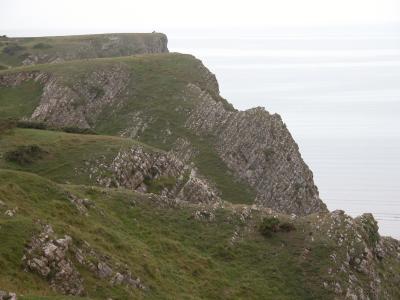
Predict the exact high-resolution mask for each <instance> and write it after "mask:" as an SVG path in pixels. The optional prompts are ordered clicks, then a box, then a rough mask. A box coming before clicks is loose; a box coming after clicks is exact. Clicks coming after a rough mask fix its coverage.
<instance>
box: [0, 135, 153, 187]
mask: <svg viewBox="0 0 400 300" xmlns="http://www.w3.org/2000/svg"><path fill="white" fill-rule="evenodd" d="M135 144H137V142H135V141H133V140H129V139H122V138H118V137H113V136H100V135H88V134H71V133H64V132H58V131H47V130H36V129H19V128H17V129H14V130H12V131H10V132H8V133H5V134H2V135H0V168H8V169H16V170H21V171H28V172H32V173H36V174H39V175H42V176H45V177H47V178H49V179H51V180H54V181H57V182H60V183H66V182H71V183H76V184H95V182H94V179H90V178H89V173H88V172H87V171H88V166H87V165H86V162H90V163H91V164H92V165H93V164H95V160H96V159H97V160H101V161H103V160H104V161H110V160H111V159H113V158H114V157H115V156H116V155H117V153H118V151H119V150H120V149H123V148H127V147H129V146H132V145H135ZM27 145H37V146H39V147H40V148H41V149H42V150H43V151H46V152H47V153H46V155H45V156H44V157H43V158H42V159H39V160H35V161H33V162H32V163H30V164H26V165H21V164H18V163H15V162H13V161H7V160H6V159H5V158H6V153H7V152H9V151H15V150H17V149H18V148H19V147H21V146H27ZM143 146H144V147H146V148H147V149H149V150H150V151H153V149H152V148H150V147H147V146H145V145H143Z"/></svg>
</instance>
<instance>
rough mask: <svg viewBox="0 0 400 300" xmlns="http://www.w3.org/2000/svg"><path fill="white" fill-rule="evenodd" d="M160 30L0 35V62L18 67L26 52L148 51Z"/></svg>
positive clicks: (74, 55) (64, 55) (75, 55)
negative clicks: (89, 33) (27, 36)
mask: <svg viewBox="0 0 400 300" xmlns="http://www.w3.org/2000/svg"><path fill="white" fill-rule="evenodd" d="M163 39H164V42H165V45H164V46H165V49H160V50H164V51H165V50H166V37H165V35H163V34H162V33H118V34H91V35H73V36H53V37H29V38H23V37H21V38H6V37H0V64H1V65H5V66H10V67H15V66H19V65H21V64H22V62H23V60H24V59H26V58H27V57H28V56H29V55H35V56H38V57H42V58H43V59H45V60H46V58H52V59H55V58H57V57H59V58H61V59H65V60H70V59H83V58H96V57H116V56H126V55H134V54H140V53H147V52H149V50H150V49H149V47H150V48H151V47H153V46H155V45H157V46H161V42H158V41H161V40H163Z"/></svg>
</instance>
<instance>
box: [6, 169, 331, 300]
mask: <svg viewBox="0 0 400 300" xmlns="http://www.w3.org/2000/svg"><path fill="white" fill-rule="evenodd" d="M65 190H69V191H71V192H73V193H74V194H76V195H79V196H81V197H87V198H89V199H91V200H92V201H94V202H95V208H93V209H91V210H90V212H89V213H90V214H89V216H88V217H85V216H82V215H79V214H77V213H76V211H75V208H74V207H73V206H72V204H70V202H69V201H68V200H67V198H66V196H65V193H64V191H65ZM0 198H1V199H2V201H3V202H4V203H5V204H6V206H7V207H9V208H14V207H18V211H17V214H16V216H14V217H12V218H10V217H7V216H5V215H4V214H3V213H2V214H0V234H1V236H2V246H3V245H4V246H5V247H0V266H1V268H0V285H1V286H2V288H4V289H8V290H14V291H18V292H19V293H22V294H24V295H36V297H31V296H25V297H22V299H46V298H45V297H44V296H48V297H51V299H55V298H53V296H54V294H53V292H52V291H51V290H49V288H48V286H47V283H46V282H45V281H43V280H41V279H40V278H38V277H37V276H35V275H32V274H29V273H26V272H24V271H23V270H22V269H21V266H20V259H21V257H22V253H23V247H24V243H25V242H26V241H27V240H29V237H30V235H31V234H32V233H33V232H34V231H36V230H37V229H38V228H37V225H35V223H34V222H33V220H37V219H40V220H43V221H45V222H47V223H50V224H52V225H53V226H54V228H55V230H56V232H57V233H58V234H64V233H66V234H69V235H71V236H72V237H73V239H74V240H76V241H80V240H85V241H88V242H89V243H90V244H91V245H92V247H93V248H94V249H96V250H97V251H99V252H101V253H104V254H107V255H109V256H110V257H112V258H113V259H116V260H118V261H122V262H124V263H126V264H127V265H128V266H129V268H130V269H131V270H132V271H133V273H134V274H135V275H137V276H139V277H140V278H141V280H142V282H143V283H144V284H146V286H148V287H149V289H148V291H146V292H143V291H139V290H134V291H130V290H128V289H126V288H124V287H114V288H111V287H109V286H108V283H106V282H102V281H101V280H99V279H95V278H93V277H92V275H91V274H90V273H89V272H84V271H83V272H82V275H83V276H84V280H85V286H86V290H87V292H88V295H89V296H90V298H91V299H105V298H107V297H112V298H113V299H128V298H129V299H132V298H142V297H145V298H151V299H177V298H179V299H199V298H202V299H311V298H315V297H317V298H318V299H322V298H323V299H330V298H331V297H330V295H329V294H326V293H325V292H323V291H322V290H321V288H316V287H313V288H312V289H311V287H310V285H309V283H307V282H305V281H304V277H303V271H304V269H303V267H302V265H301V264H300V263H299V260H298V257H299V255H300V254H301V250H302V249H303V248H302V247H303V246H304V245H303V239H304V237H303V234H304V233H302V230H298V231H296V232H292V233H285V234H280V235H277V236H274V237H273V238H271V239H265V238H263V237H262V236H261V235H260V234H258V233H257V232H255V233H254V234H251V235H248V236H247V237H246V238H245V239H244V240H243V241H239V242H238V243H237V244H235V246H234V247H232V246H230V243H229V240H230V237H231V236H232V234H233V232H234V230H235V228H236V226H237V224H239V223H237V221H234V220H231V221H228V220H229V218H227V215H226V214H227V213H228V212H226V211H223V210H221V211H218V212H217V215H216V221H215V222H212V223H207V222H199V221H196V220H194V219H192V218H190V216H191V214H192V213H193V211H192V209H190V208H182V209H178V210H177V209H166V208H158V207H157V206H154V205H153V204H151V203H150V202H149V201H147V200H146V199H147V198H146V196H145V195H140V194H136V193H133V192H129V191H125V190H103V189H98V188H93V187H85V186H63V187H61V186H58V185H56V184H54V183H53V182H51V181H48V180H45V179H43V178H41V177H39V176H36V175H31V174H28V173H22V172H16V171H6V170H0ZM132 200H134V201H135V202H132ZM132 203H135V204H132ZM2 209H4V208H2ZM100 212H102V213H100ZM298 226H303V225H301V224H299V225H298ZM282 243H284V244H286V245H290V247H284V248H282ZM10 270H13V271H12V272H11V273H10ZM312 281H313V279H312V278H310V282H312ZM178 283H179V284H178ZM59 299H73V298H69V297H59Z"/></svg>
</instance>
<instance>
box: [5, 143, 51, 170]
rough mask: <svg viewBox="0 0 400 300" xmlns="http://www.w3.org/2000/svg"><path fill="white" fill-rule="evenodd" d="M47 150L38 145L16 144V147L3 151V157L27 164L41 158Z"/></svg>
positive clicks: (20, 163)
mask: <svg viewBox="0 0 400 300" xmlns="http://www.w3.org/2000/svg"><path fill="white" fill-rule="evenodd" d="M46 154H47V151H45V150H43V149H42V148H41V147H39V146H38V145H28V146H18V147H17V149H15V150H12V151H8V152H6V153H5V156H4V157H5V159H6V160H8V161H11V162H15V163H17V164H19V165H28V164H31V163H33V162H34V161H36V160H38V159H41V158H43V157H44V156H45V155H46Z"/></svg>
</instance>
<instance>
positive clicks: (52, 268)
mask: <svg viewBox="0 0 400 300" xmlns="http://www.w3.org/2000/svg"><path fill="white" fill-rule="evenodd" d="M71 244H72V239H71V237H70V236H65V237H64V238H61V239H57V238H56V237H55V234H54V231H53V228H52V227H51V226H48V225H47V226H45V227H44V229H43V231H42V232H41V233H40V234H39V235H38V236H35V237H33V238H32V240H31V242H30V243H29V245H28V247H27V248H26V251H25V255H24V257H23V259H22V261H23V264H24V266H25V268H26V270H27V271H31V272H34V273H36V274H38V275H39V276H41V277H43V278H46V279H47V280H48V281H49V283H50V285H51V287H52V288H54V289H55V290H56V291H58V292H60V293H62V294H68V295H84V293H85V290H84V287H83V280H82V278H81V276H80V274H79V272H78V271H77V269H76V268H75V266H74V264H73V263H72V261H71V260H70V259H69V258H68V255H67V253H68V249H69V247H70V246H71Z"/></svg>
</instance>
